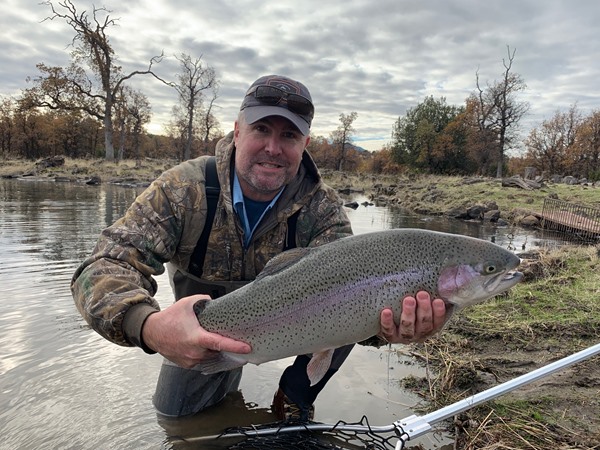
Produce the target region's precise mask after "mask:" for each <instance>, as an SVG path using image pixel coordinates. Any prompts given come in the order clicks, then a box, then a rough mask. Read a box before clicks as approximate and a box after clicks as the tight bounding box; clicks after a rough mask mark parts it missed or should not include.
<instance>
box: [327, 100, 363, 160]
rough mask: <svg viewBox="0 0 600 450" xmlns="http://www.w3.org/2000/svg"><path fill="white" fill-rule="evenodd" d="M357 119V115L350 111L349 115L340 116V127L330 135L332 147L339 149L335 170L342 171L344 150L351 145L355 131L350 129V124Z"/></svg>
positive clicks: (344, 157)
mask: <svg viewBox="0 0 600 450" xmlns="http://www.w3.org/2000/svg"><path fill="white" fill-rule="evenodd" d="M357 117H358V113H357V112H355V111H352V112H351V113H350V114H344V113H341V114H340V122H341V124H340V126H338V128H337V129H336V130H335V131H334V132H333V133H331V137H332V140H333V143H334V145H335V146H336V147H337V148H339V158H338V163H337V170H340V171H341V170H343V168H344V162H345V161H346V150H347V148H348V146H349V144H351V143H352V135H353V134H354V132H355V130H354V128H353V127H352V123H353V122H354V121H355V120H356V118H357Z"/></svg>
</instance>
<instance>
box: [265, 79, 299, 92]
mask: <svg viewBox="0 0 600 450" xmlns="http://www.w3.org/2000/svg"><path fill="white" fill-rule="evenodd" d="M265 85H267V86H273V87H276V88H279V89H281V90H282V91H285V92H292V93H294V94H300V92H301V91H300V87H299V86H297V85H295V84H293V83H291V82H290V81H288V80H282V79H281V78H271V79H269V80H267V82H266V83H265Z"/></svg>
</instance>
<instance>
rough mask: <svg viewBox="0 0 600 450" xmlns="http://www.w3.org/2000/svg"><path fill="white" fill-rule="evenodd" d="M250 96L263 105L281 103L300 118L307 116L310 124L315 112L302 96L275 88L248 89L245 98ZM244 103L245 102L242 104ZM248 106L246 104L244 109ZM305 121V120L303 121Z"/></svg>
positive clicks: (259, 87) (258, 87)
mask: <svg viewBox="0 0 600 450" xmlns="http://www.w3.org/2000/svg"><path fill="white" fill-rule="evenodd" d="M249 95H252V96H253V97H254V98H255V99H256V100H257V101H258V102H260V103H262V104H263V105H269V106H275V105H279V104H280V103H281V102H284V103H285V104H286V107H287V109H289V110H290V111H291V112H293V113H296V114H298V115H301V116H308V120H307V122H309V123H310V120H312V117H313V115H314V112H315V108H314V106H313V104H312V102H311V101H310V100H309V99H308V98H306V97H303V96H302V95H299V94H293V93H289V92H285V91H284V90H282V89H279V88H277V87H275V86H266V85H260V86H255V87H254V88H252V89H250V90H249V91H248V93H247V94H246V97H247V96H249ZM244 103H246V102H244ZM248 106H250V105H248V104H246V105H244V107H248ZM305 120H306V119H305Z"/></svg>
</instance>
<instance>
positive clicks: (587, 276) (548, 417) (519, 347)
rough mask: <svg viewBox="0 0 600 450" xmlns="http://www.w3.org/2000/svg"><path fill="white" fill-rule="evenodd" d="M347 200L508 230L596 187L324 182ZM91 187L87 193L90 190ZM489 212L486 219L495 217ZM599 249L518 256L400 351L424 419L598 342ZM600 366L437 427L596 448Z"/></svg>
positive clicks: (71, 173) (98, 176) (158, 167)
mask: <svg viewBox="0 0 600 450" xmlns="http://www.w3.org/2000/svg"><path fill="white" fill-rule="evenodd" d="M174 164H175V162H174V161H153V160H143V161H141V163H137V164H136V162H135V161H123V162H121V163H119V164H115V163H107V162H105V161H103V160H69V159H67V160H65V161H64V164H62V165H59V166H56V167H51V166H47V167H44V166H42V165H41V164H34V163H33V162H29V161H14V162H11V161H3V162H2V164H1V167H0V176H10V177H16V178H21V177H23V178H28V179H29V178H39V179H44V180H48V181H50V182H73V183H89V184H94V183H96V182H97V183H114V184H120V185H131V186H143V185H145V184H148V183H150V182H151V181H152V180H153V179H154V178H155V177H156V176H158V175H159V174H160V173H161V172H162V171H164V170H166V169H168V168H169V167H171V166H172V165H174ZM323 176H324V178H325V180H326V181H327V182H328V183H329V184H330V185H332V186H333V187H335V188H336V189H338V190H340V191H344V192H349V191H360V192H362V193H363V194H364V195H365V196H367V197H368V198H371V199H372V201H373V202H377V203H385V204H390V205H401V206H403V207H405V208H407V209H411V210H413V211H416V212H420V213H426V214H429V215H451V214H456V213H457V211H467V210H469V208H471V207H472V206H473V205H478V204H480V205H487V206H488V207H493V206H495V207H496V209H495V210H497V211H499V216H498V218H499V219H503V220H506V221H508V222H511V223H515V222H517V221H518V220H517V217H520V216H525V215H526V214H528V213H531V212H532V211H541V207H542V204H543V199H544V198H546V197H549V196H551V197H557V198H559V199H561V200H567V201H571V202H575V203H582V204H586V205H589V206H594V207H600V189H598V188H596V187H592V186H586V185H563V184H545V185H543V186H542V187H540V188H539V189H535V190H524V189H520V188H517V187H504V186H502V183H501V181H500V180H495V179H483V178H461V177H434V176H414V177H404V176H398V177H392V176H379V175H377V176H372V175H362V174H361V175H354V174H345V173H340V172H324V173H323ZM90 189H93V187H90ZM491 210H494V209H491ZM598 250H599V249H598V247H594V246H588V247H577V246H572V245H566V246H563V247H562V248H560V249H557V250H552V251H550V250H543V251H539V252H536V253H530V254H528V255H522V258H523V264H522V270H523V271H524V272H525V275H526V276H525V279H524V281H523V282H522V283H520V284H519V285H517V286H516V287H515V288H514V289H512V290H511V291H510V292H509V293H508V294H506V295H503V296H501V297H499V298H497V299H494V300H492V301H489V302H487V303H484V304H481V305H476V306H474V307H470V308H468V309H465V310H464V311H462V312H461V313H460V314H459V315H457V316H456V317H454V318H453V319H452V320H451V322H450V323H449V325H448V326H447V327H446V329H445V330H444V332H443V333H442V334H440V335H439V336H438V337H435V338H433V339H430V340H428V341H427V342H426V343H424V344H417V345H412V346H408V347H407V346H401V347H398V351H402V352H410V353H411V354H412V355H413V356H414V357H415V358H417V359H419V360H421V361H422V362H423V364H427V365H428V367H429V368H430V369H431V370H429V373H430V376H429V377H428V378H423V379H416V378H408V379H404V380H403V385H404V387H405V388H407V389H413V390H414V391H415V392H417V393H419V395H422V397H423V408H424V409H423V413H425V412H427V411H433V410H435V409H438V408H440V407H443V406H446V405H448V404H451V403H453V402H454V401H457V400H459V399H462V398H465V397H467V396H469V395H472V394H474V393H477V392H481V391H483V390H484V389H486V388H489V387H491V386H494V385H497V384H498V383H501V382H503V381H507V380H510V379H513V378H515V377H517V376H519V375H522V374H524V373H528V372H530V371H532V370H534V369H535V368H537V367H541V366H543V365H546V364H548V363H550V362H552V361H555V360H557V359H560V358H562V357H564V356H567V355H570V354H572V353H574V352H576V351H578V350H581V349H583V348H586V347H589V346H591V345H593V344H596V343H597V342H599V341H600V301H599V297H600V281H599V278H598V272H599V268H600V261H599V255H598ZM599 362H600V359H599V358H597V357H596V358H593V359H590V360H588V361H586V362H583V363H580V364H577V365H576V366H574V367H572V368H570V369H565V370H563V371H560V372H559V373H557V374H555V375H552V376H550V377H546V378H544V379H542V380H540V381H538V382H536V383H535V384H532V385H530V386H528V387H525V388H521V389H519V390H517V391H514V392H513V393H511V394H508V395H506V396H502V397H500V398H498V399H496V400H494V401H490V402H487V403H486V404H484V405H482V406H480V407H477V408H474V409H472V410H469V411H467V412H465V413H463V414H460V415H459V416H458V417H457V418H456V419H455V421H454V422H452V423H448V424H445V425H444V426H446V427H449V428H450V429H451V431H452V432H453V433H454V434H455V436H456V439H457V446H456V448H457V449H469V450H474V449H488V450H492V449H494V450H496V449H525V448H527V449H533V450H538V449H539V450H542V449H549V448H552V449H565V450H566V449H586V450H591V449H599V448H600V447H599V446H598V442H600V400H598V399H599V398H600V371H598V363H599Z"/></svg>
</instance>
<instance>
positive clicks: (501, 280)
mask: <svg viewBox="0 0 600 450" xmlns="http://www.w3.org/2000/svg"><path fill="white" fill-rule="evenodd" d="M522 278H523V273H522V272H519V271H518V270H504V271H502V272H500V273H498V274H496V275H494V276H493V277H491V278H490V279H489V280H486V281H485V282H484V283H483V287H484V288H485V290H486V292H498V293H500V292H502V291H505V290H506V289H509V288H511V287H513V286H514V285H515V284H517V283H518V282H519V281H521V279H522Z"/></svg>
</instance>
